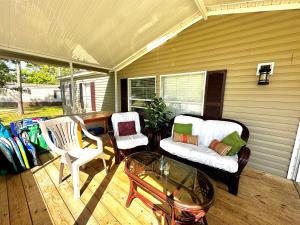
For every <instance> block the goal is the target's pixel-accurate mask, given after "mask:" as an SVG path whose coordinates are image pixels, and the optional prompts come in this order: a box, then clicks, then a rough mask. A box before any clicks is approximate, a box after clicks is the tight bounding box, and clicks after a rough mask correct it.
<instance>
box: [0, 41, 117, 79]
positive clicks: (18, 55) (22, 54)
mask: <svg viewBox="0 0 300 225" xmlns="http://www.w3.org/2000/svg"><path fill="white" fill-rule="evenodd" d="M0 58H4V59H5V58H8V59H18V60H24V61H30V62H35V63H44V64H51V65H57V66H65V67H68V66H69V65H70V62H72V63H73V67H74V68H82V69H87V70H95V71H99V72H104V73H108V72H109V71H112V69H111V68H107V67H102V66H100V65H97V64H92V63H86V62H81V61H78V60H72V59H68V58H59V57H53V56H49V55H44V54H37V53H34V52H30V51H25V50H20V49H16V48H10V47H6V46H3V45H1V44H0Z"/></svg>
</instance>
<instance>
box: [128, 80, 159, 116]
mask: <svg viewBox="0 0 300 225" xmlns="http://www.w3.org/2000/svg"><path fill="white" fill-rule="evenodd" d="M153 96H155V77H145V78H133V79H129V83H128V102H129V104H128V105H129V111H138V112H140V111H143V110H144V109H145V108H146V107H147V104H148V103H149V102H150V101H151V98H152V97H153Z"/></svg>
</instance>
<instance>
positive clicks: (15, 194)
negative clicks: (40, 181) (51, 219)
mask: <svg viewBox="0 0 300 225" xmlns="http://www.w3.org/2000/svg"><path fill="white" fill-rule="evenodd" d="M7 193H8V199H9V200H8V202H9V215H10V216H9V217H10V224H12V225H31V224H32V221H31V216H30V212H29V208H28V205H27V198H26V195H25V191H24V187H23V183H22V180H21V176H20V175H19V174H18V175H8V176H7Z"/></svg>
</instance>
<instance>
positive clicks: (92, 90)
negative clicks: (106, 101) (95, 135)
mask: <svg viewBox="0 0 300 225" xmlns="http://www.w3.org/2000/svg"><path fill="white" fill-rule="evenodd" d="M90 87H91V105H92V110H93V111H96V94H95V82H91V83H90Z"/></svg>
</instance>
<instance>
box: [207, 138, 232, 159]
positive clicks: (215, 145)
mask: <svg viewBox="0 0 300 225" xmlns="http://www.w3.org/2000/svg"><path fill="white" fill-rule="evenodd" d="M209 148H211V149H212V150H214V151H216V152H217V153H219V155H221V156H224V155H226V154H227V153H228V152H229V151H230V150H231V148H232V147H231V146H229V145H226V144H224V143H222V142H220V141H218V140H217V139H214V140H212V142H211V143H210V145H209Z"/></svg>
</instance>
